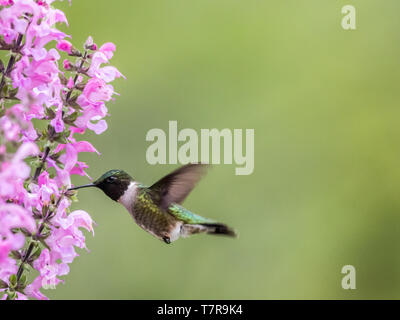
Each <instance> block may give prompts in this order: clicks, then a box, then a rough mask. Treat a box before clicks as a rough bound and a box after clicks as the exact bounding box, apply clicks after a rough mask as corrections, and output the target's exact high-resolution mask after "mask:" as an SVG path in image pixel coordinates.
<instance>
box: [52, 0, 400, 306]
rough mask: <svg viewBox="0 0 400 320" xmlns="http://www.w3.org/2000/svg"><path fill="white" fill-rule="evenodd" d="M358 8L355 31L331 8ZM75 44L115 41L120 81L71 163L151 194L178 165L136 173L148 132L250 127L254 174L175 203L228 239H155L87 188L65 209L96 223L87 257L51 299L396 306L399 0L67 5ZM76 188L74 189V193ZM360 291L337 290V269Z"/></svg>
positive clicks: (142, 166)
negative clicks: (109, 173) (123, 178)
mask: <svg viewBox="0 0 400 320" xmlns="http://www.w3.org/2000/svg"><path fill="white" fill-rule="evenodd" d="M347 4H353V5H355V6H356V9H357V30H356V31H345V30H343V29H342V28H341V19H342V14H341V8H342V7H343V6H344V5H347ZM56 5H57V6H58V7H59V8H62V9H63V10H65V12H66V14H67V18H68V19H69V22H70V27H69V28H67V29H65V30H66V31H67V32H68V33H69V34H71V35H72V42H73V43H74V44H75V45H76V46H79V47H80V46H81V43H83V42H84V40H85V39H86V37H87V36H88V35H92V36H93V37H94V39H95V41H96V42H97V43H98V44H102V43H104V42H107V41H112V42H114V43H115V44H116V45H117V52H116V54H115V56H114V58H113V60H112V63H113V64H114V65H115V66H116V67H118V68H119V69H120V71H121V72H122V73H123V74H124V75H126V76H127V80H117V81H116V82H115V90H116V91H117V92H118V93H120V94H121V95H120V96H119V97H117V98H116V101H115V103H109V104H108V107H109V111H110V114H111V117H109V118H108V120H107V121H108V124H109V129H108V130H107V131H106V132H105V133H104V134H102V135H100V136H97V135H95V134H89V135H88V136H89V137H88V138H89V140H90V141H91V142H92V143H93V144H94V145H95V146H96V147H97V148H98V150H99V151H100V152H101V153H102V155H101V157H98V156H97V155H95V154H89V155H86V154H85V155H83V157H81V159H83V160H85V161H87V162H88V164H89V165H90V169H89V170H88V172H89V174H90V175H91V176H92V177H93V178H97V177H98V176H99V175H100V174H102V173H103V172H104V171H106V170H108V169H113V168H121V169H124V170H126V171H128V172H129V173H130V174H131V175H133V176H134V177H135V178H136V179H137V180H139V181H141V182H143V183H146V184H150V183H152V182H154V181H155V180H157V179H158V178H160V177H161V176H163V175H164V174H166V173H168V172H169V171H170V170H172V169H174V168H176V167H177V166H176V165H156V166H151V165H149V164H148V163H147V162H146V158H145V154H146V149H147V147H148V146H149V145H150V143H149V142H146V141H145V136H146V133H147V131H148V130H150V129H152V128H162V129H164V130H165V131H167V128H168V121H169V120H177V121H178V127H179V128H180V129H182V128H193V129H196V130H200V129H201V128H218V129H223V128H230V129H234V128H243V129H245V128H253V129H255V170H254V173H253V174H252V175H250V176H236V175H235V174H234V168H235V165H217V166H215V167H214V168H213V170H211V172H210V173H209V174H208V175H207V177H206V178H205V179H204V180H203V181H202V182H201V183H200V184H199V185H198V187H197V188H196V189H195V190H194V191H193V192H192V194H191V195H190V197H189V198H188V199H187V200H186V202H185V206H187V207H188V208H190V209H191V210H193V211H194V212H196V213H198V214H201V215H204V216H207V217H210V218H214V219H217V220H220V221H223V222H226V223H228V224H230V225H232V226H234V227H235V228H237V229H238V230H239V232H240V237H239V238H238V239H236V240H232V239H229V238H219V237H212V236H205V235H201V236H193V237H192V238H189V239H185V240H180V241H177V242H175V243H173V244H172V245H168V246H167V245H165V244H163V243H162V242H160V241H158V240H157V239H154V238H153V237H151V236H150V235H149V234H147V233H145V232H143V231H142V230H141V229H140V228H139V227H138V226H137V225H136V224H135V223H134V222H133V220H132V218H131V217H130V216H129V214H128V213H127V212H126V211H125V209H124V208H123V207H122V206H120V205H119V204H118V203H115V202H112V201H110V200H109V199H108V198H106V197H105V196H104V195H103V194H102V193H101V192H100V191H98V190H89V189H88V190H84V191H80V192H79V199H80V201H79V203H77V204H75V205H74V208H75V209H78V208H79V209H83V210H86V211H88V212H89V213H90V214H91V215H92V217H93V219H94V220H95V221H96V223H97V227H96V228H95V232H96V235H95V237H92V236H91V235H90V234H87V246H88V248H89V249H90V253H87V252H85V251H84V250H81V251H80V252H79V253H80V254H81V255H80V257H78V258H77V259H76V260H75V261H74V263H73V264H72V265H71V272H70V274H69V275H68V276H66V277H65V284H64V285H62V284H60V285H59V286H58V288H57V290H47V291H45V293H46V294H47V295H48V296H49V297H50V298H57V299H70V298H75V299H280V298H285V299H297V298H301V299H311V298H318V299H332V298H339V299H352V298H378V299H381V298H400V252H399V249H400V247H399V240H400V232H399V231H400V230H399V223H400V197H399V194H398V190H399V189H400V166H399V162H400V125H399V123H400V108H399V105H398V101H399V98H400V97H399V95H400V90H399V79H400V64H399V61H400V38H399V35H400V33H399V30H400V20H399V14H398V12H399V9H400V3H399V1H398V0H385V1H379V0H363V1H355V0H346V1H342V0H335V1H332V0H301V1H300V0H285V1H281V0H274V1H267V0H264V1H260V0H246V1H244V0H201V1H187V0H158V1H155V0H145V1H113V2H110V1H107V0H90V1H89V0H81V1H72V6H71V7H69V5H68V2H67V1H64V2H63V3H61V4H60V3H56ZM87 182H88V180H87V179H85V178H82V177H74V178H73V183H74V184H80V183H87ZM347 264H351V265H354V266H355V267H356V270H357V278H356V279H357V289H356V290H343V289H342V288H341V279H342V277H343V275H342V274H341V268H342V267H343V266H344V265H347Z"/></svg>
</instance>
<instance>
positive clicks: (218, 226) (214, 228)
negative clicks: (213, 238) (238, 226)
mask: <svg viewBox="0 0 400 320" xmlns="http://www.w3.org/2000/svg"><path fill="white" fill-rule="evenodd" d="M197 233H207V234H217V235H224V236H229V237H236V236H237V234H236V232H235V231H234V230H233V229H232V228H229V227H228V226H227V225H225V224H222V223H201V224H184V225H183V226H182V229H181V236H182V237H184V238H186V237H188V236H191V235H193V234H197Z"/></svg>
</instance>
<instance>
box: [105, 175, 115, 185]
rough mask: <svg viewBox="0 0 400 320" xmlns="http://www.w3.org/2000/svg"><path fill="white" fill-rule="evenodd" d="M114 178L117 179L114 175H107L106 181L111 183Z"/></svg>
mask: <svg viewBox="0 0 400 320" xmlns="http://www.w3.org/2000/svg"><path fill="white" fill-rule="evenodd" d="M116 179H117V178H116V177H114V176H111V177H108V178H107V180H106V181H107V182H108V183H113V182H114V181H115V180H116Z"/></svg>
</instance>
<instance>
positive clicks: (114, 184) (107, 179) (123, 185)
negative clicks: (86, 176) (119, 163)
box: [69, 170, 133, 201]
mask: <svg viewBox="0 0 400 320" xmlns="http://www.w3.org/2000/svg"><path fill="white" fill-rule="evenodd" d="M132 181H133V179H132V177H131V176H130V175H129V174H127V173H126V172H125V171H123V170H110V171H107V172H106V173H104V174H103V175H102V176H101V177H100V178H98V179H97V180H96V181H94V182H93V183H90V184H85V185H83V186H78V187H74V188H70V189H69V190H77V189H81V188H89V187H96V188H99V189H101V190H103V192H104V193H105V194H106V195H107V196H109V197H110V198H111V199H113V200H114V201H118V199H119V198H120V197H121V196H122V195H123V194H124V193H125V191H126V190H127V189H128V187H129V185H130V183H131V182H132Z"/></svg>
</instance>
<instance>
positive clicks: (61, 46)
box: [57, 40, 72, 54]
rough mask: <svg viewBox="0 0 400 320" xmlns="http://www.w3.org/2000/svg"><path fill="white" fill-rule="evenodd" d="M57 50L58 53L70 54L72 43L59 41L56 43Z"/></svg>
mask: <svg viewBox="0 0 400 320" xmlns="http://www.w3.org/2000/svg"><path fill="white" fill-rule="evenodd" d="M57 49H58V50H60V51H64V52H67V53H68V54H71V52H72V43H71V42H69V41H67V40H60V41H58V42H57Z"/></svg>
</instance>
